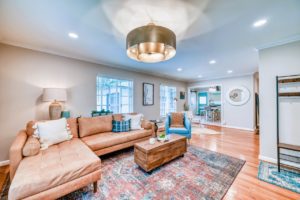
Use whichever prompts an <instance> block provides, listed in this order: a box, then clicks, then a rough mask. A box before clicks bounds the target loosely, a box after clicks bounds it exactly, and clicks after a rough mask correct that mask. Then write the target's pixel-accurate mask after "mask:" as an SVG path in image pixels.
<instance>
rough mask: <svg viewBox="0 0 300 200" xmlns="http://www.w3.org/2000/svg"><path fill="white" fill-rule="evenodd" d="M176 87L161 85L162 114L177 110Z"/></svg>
mask: <svg viewBox="0 0 300 200" xmlns="http://www.w3.org/2000/svg"><path fill="white" fill-rule="evenodd" d="M175 98H176V87H169V86H165V85H161V86H160V116H166V115H167V114H168V113H170V112H176V101H175Z"/></svg>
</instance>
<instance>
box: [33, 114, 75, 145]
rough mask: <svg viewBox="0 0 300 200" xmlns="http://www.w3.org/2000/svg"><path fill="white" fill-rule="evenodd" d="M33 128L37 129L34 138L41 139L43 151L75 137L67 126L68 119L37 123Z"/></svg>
mask: <svg viewBox="0 0 300 200" xmlns="http://www.w3.org/2000/svg"><path fill="white" fill-rule="evenodd" d="M33 128H34V129H35V131H34V137H36V138H39V140H40V143H41V149H42V150H43V149H47V148H48V147H49V146H51V145H54V144H58V143H61V142H64V141H67V140H70V139H72V137H73V135H72V134H71V132H70V130H69V128H68V126H67V120H66V118H61V119H58V120H51V121H46V122H37V123H36V124H35V125H34V126H33Z"/></svg>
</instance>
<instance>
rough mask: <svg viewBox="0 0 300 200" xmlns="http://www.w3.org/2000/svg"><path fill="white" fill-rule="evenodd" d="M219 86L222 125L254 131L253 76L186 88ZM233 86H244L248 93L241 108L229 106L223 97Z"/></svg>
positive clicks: (202, 83)
mask: <svg viewBox="0 0 300 200" xmlns="http://www.w3.org/2000/svg"><path fill="white" fill-rule="evenodd" d="M215 85H221V90H222V112H223V113H222V123H223V124H224V125H226V126H229V127H236V128H243V129H249V130H253V129H254V93H253V91H254V77H253V75H247V76H240V77H231V78H224V79H217V80H209V81H201V82H197V83H190V84H188V88H192V87H195V86H201V87H205V86H215ZM234 86H244V87H246V88H248V90H249V91H250V95H251V96H250V99H249V101H248V102H247V103H246V104H244V105H241V106H233V105H231V104H229V103H228V102H227V101H226V99H225V95H226V92H227V91H228V90H229V89H230V88H232V87H234Z"/></svg>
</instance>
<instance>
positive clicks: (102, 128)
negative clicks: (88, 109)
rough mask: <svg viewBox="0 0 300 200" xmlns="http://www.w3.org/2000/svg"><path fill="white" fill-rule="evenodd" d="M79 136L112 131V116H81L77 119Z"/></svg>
mask: <svg viewBox="0 0 300 200" xmlns="http://www.w3.org/2000/svg"><path fill="white" fill-rule="evenodd" d="M78 124H79V136H80V137H85V136H89V135H93V134H96V133H103V132H111V131H112V116H111V115H106V116H98V117H87V118H85V117H82V118H79V119H78Z"/></svg>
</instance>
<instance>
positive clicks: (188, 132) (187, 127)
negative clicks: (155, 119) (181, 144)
mask: <svg viewBox="0 0 300 200" xmlns="http://www.w3.org/2000/svg"><path fill="white" fill-rule="evenodd" d="M171 120H172V119H171V115H170V114H168V115H167V117H166V124H165V127H166V134H167V135H168V134H172V133H175V134H179V135H182V136H185V137H186V138H187V139H191V137H192V125H191V122H190V120H189V119H188V118H187V117H186V114H184V117H183V124H184V127H171Z"/></svg>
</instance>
